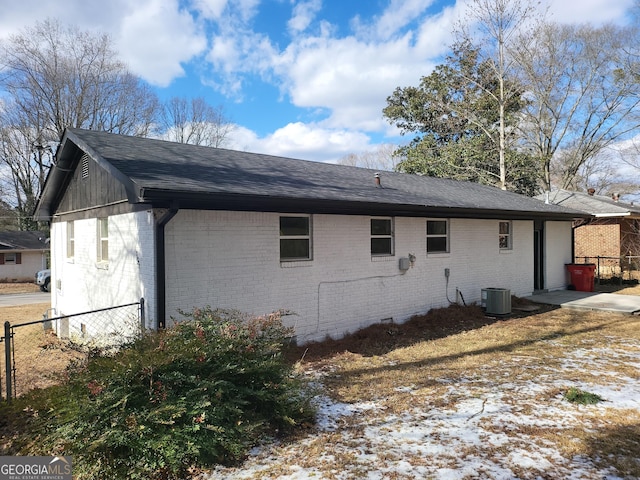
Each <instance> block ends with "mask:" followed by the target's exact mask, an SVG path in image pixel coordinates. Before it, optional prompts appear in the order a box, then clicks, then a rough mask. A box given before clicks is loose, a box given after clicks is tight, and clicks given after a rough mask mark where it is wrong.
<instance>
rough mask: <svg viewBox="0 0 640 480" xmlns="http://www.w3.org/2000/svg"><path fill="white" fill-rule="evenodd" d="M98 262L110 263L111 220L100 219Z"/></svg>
mask: <svg viewBox="0 0 640 480" xmlns="http://www.w3.org/2000/svg"><path fill="white" fill-rule="evenodd" d="M97 239H98V262H103V263H104V262H108V261H109V219H108V218H98V231H97Z"/></svg>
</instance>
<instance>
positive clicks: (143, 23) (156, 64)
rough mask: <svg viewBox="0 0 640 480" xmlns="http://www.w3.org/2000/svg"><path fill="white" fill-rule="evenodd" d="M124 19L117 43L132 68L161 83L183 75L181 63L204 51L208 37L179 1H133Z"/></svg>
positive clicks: (148, 79)
mask: <svg viewBox="0 0 640 480" xmlns="http://www.w3.org/2000/svg"><path fill="white" fill-rule="evenodd" d="M131 5H132V8H130V9H129V11H128V12H127V14H126V15H125V16H124V18H123V19H122V23H121V26H120V32H119V35H118V44H119V47H120V51H121V55H122V58H123V60H124V61H125V62H126V63H127V64H128V65H129V67H130V68H131V70H132V71H133V72H134V73H136V74H138V75H140V76H141V77H142V78H144V79H146V80H147V81H149V82H150V83H152V84H155V85H158V86H167V85H169V83H171V81H172V80H173V79H175V78H177V77H180V76H182V75H183V74H184V70H183V68H182V66H181V63H182V62H187V61H189V60H191V59H192V58H193V57H194V56H196V55H199V54H200V53H202V52H203V51H204V49H205V47H206V44H207V40H206V36H205V34H204V32H203V31H201V29H200V28H199V27H198V25H196V23H195V21H194V19H193V17H192V16H191V14H190V13H189V12H187V11H186V10H181V9H180V8H179V5H178V2H177V0H170V1H166V0H146V1H145V2H136V3H135V4H131Z"/></svg>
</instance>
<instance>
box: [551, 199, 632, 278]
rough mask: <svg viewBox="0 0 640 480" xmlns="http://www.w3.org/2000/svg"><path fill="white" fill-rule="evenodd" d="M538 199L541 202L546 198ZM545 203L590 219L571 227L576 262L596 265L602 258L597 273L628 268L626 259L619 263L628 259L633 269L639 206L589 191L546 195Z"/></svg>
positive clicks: (580, 221) (578, 221)
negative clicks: (599, 270)
mask: <svg viewBox="0 0 640 480" xmlns="http://www.w3.org/2000/svg"><path fill="white" fill-rule="evenodd" d="M538 198H540V199H545V198H546V195H545V196H542V195H541V196H539V197H538ZM548 201H549V202H550V203H552V204H554V205H562V206H565V207H568V208H571V209H574V210H581V211H584V212H587V213H590V214H591V215H592V217H591V218H587V219H580V220H576V222H575V223H574V232H575V233H574V237H575V239H574V248H575V251H574V255H575V258H576V260H577V261H587V262H591V263H596V262H597V261H598V259H597V257H604V258H601V259H600V260H599V266H600V269H601V270H602V271H601V272H600V273H608V272H606V270H607V269H618V268H620V266H622V268H626V267H628V265H629V258H626V259H624V260H623V259H622V257H632V258H631V261H632V264H635V265H637V263H638V260H639V258H635V259H634V258H633V257H640V206H637V205H634V204H633V203H625V202H622V201H620V197H619V196H618V195H612V196H611V197H607V196H602V195H595V191H594V190H593V189H590V190H589V191H588V192H586V193H584V192H571V191H567V190H557V191H553V192H549V194H548ZM621 260H622V261H621ZM613 273H618V272H616V271H614V272H613Z"/></svg>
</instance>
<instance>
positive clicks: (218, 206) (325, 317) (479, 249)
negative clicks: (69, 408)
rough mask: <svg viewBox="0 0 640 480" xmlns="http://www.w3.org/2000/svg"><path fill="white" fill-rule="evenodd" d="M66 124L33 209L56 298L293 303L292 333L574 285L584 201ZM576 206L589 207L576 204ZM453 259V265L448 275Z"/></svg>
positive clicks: (83, 304)
mask: <svg viewBox="0 0 640 480" xmlns="http://www.w3.org/2000/svg"><path fill="white" fill-rule="evenodd" d="M375 174H376V172H374V171H371V170H366V169H360V168H354V167H346V166H337V165H328V164H322V163H317V162H306V161H301V160H293V159H286V158H280V157H271V156H267V155H259V154H251V153H246V152H236V151H231V150H223V149H215V148H206V147H196V146H192V145H184V144H175V143H170V142H163V141H158V140H152V139H144V138H135V137H126V136H120V135H113V134H107V133H102V132H95V131H86V130H78V129H73V130H68V131H67V132H66V133H65V135H64V137H63V139H62V143H61V146H60V148H59V150H58V153H57V155H56V166H55V167H53V169H52V171H51V173H50V174H49V177H48V179H47V182H46V185H45V188H44V192H43V194H42V196H41V198H40V201H39V204H38V208H37V213H36V216H37V218H39V219H40V220H44V219H48V220H51V248H52V279H53V280H52V307H53V308H55V309H56V312H57V313H58V314H72V313H77V312H81V311H85V310H89V309H94V308H102V307H106V306H112V305H117V304H123V303H128V302H135V301H137V300H138V299H139V298H140V297H144V298H145V301H146V309H147V311H146V320H147V323H148V327H150V328H157V327H160V328H162V327H163V326H165V325H166V324H167V323H169V322H170V321H171V318H172V317H173V318H179V316H180V315H179V313H178V311H179V310H180V309H182V310H190V309H191V308H192V307H198V306H204V305H210V306H212V307H219V308H235V309H239V310H241V311H244V312H249V313H255V314H262V313H268V312H271V311H274V310H277V309H286V310H289V311H291V312H294V313H295V315H291V316H289V317H287V321H288V322H290V323H291V324H292V325H295V327H296V333H297V337H298V340H299V341H301V342H307V341H311V340H321V339H323V338H325V337H326V336H332V337H339V336H342V335H344V334H345V333H346V332H348V331H354V330H356V329H358V328H360V327H364V326H367V325H370V324H372V323H375V322H380V321H390V320H393V321H396V322H402V321H404V320H406V319H408V318H409V317H411V316H412V315H414V314H419V313H424V312H426V311H428V310H429V309H431V308H434V307H441V306H446V305H448V304H449V302H455V301H460V300H461V299H462V298H464V300H465V301H466V302H467V303H471V302H478V301H479V300H480V295H481V289H482V288H486V287H505V288H509V289H510V290H511V292H512V293H513V294H515V295H519V296H522V295H529V294H531V293H532V292H533V291H534V290H536V289H547V290H552V289H561V288H564V287H565V286H566V274H565V266H564V264H565V263H570V262H571V261H572V250H571V245H572V236H571V222H572V220H573V218H574V217H576V216H577V217H580V216H581V214H580V213H578V212H575V211H572V210H569V209H566V208H563V207H558V206H554V205H545V203H544V202H541V201H539V200H535V199H531V198H527V197H524V196H521V195H517V194H513V193H509V192H504V191H501V190H498V189H495V188H492V187H486V186H482V185H478V184H470V183H461V182H455V181H452V180H445V179H435V178H427V177H419V176H415V175H406V174H399V173H391V172H383V173H381V174H380V175H379V179H380V183H379V184H378V182H377V180H376V177H375ZM582 216H583V215H582ZM445 271H446V272H448V276H446V275H445Z"/></svg>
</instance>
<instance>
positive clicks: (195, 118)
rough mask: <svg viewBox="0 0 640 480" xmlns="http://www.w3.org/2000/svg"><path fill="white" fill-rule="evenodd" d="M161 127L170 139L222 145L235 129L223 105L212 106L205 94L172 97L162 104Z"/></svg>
mask: <svg viewBox="0 0 640 480" xmlns="http://www.w3.org/2000/svg"><path fill="white" fill-rule="evenodd" d="M160 127H161V132H160V135H161V136H162V137H164V138H166V139H167V140H171V141H173V142H179V143H190V144H192V145H205V146H208V147H222V146H223V145H224V144H225V142H226V140H227V136H228V135H229V133H231V131H232V130H233V128H234V126H233V124H232V123H231V122H230V121H229V120H228V119H227V118H226V116H225V113H224V108H223V107H222V106H218V107H213V106H211V105H209V104H208V103H207V102H206V101H205V99H204V98H202V97H196V98H193V99H191V100H188V99H186V98H183V97H173V98H171V99H170V100H169V101H168V102H167V103H166V104H165V105H164V106H163V110H162V115H161V124H160Z"/></svg>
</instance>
